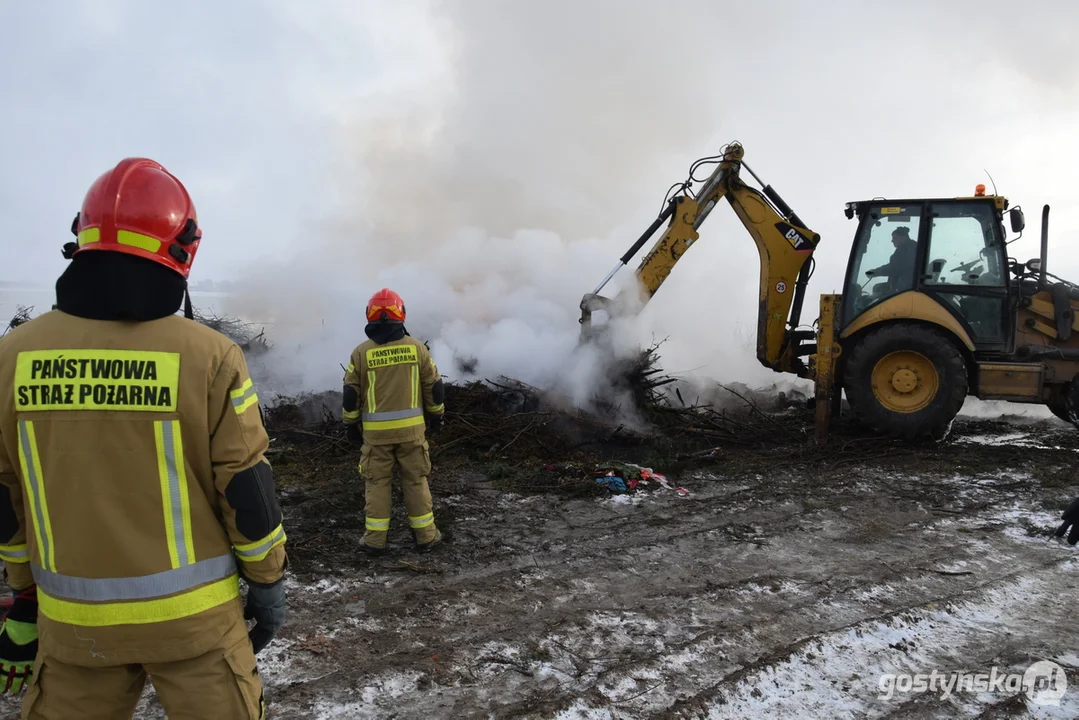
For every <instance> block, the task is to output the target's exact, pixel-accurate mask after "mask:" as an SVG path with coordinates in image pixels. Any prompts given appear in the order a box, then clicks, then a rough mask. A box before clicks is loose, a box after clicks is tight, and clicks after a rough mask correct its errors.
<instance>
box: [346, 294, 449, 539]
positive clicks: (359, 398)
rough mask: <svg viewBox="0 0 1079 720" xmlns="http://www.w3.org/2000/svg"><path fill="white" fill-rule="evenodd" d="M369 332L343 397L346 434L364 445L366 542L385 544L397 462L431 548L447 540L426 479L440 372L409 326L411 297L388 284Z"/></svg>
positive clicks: (371, 314) (439, 412)
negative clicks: (405, 297)
mask: <svg viewBox="0 0 1079 720" xmlns="http://www.w3.org/2000/svg"><path fill="white" fill-rule="evenodd" d="M364 331H365V333H366V334H367V337H368V340H366V341H364V342H363V343H361V344H360V345H359V346H358V347H357V348H356V349H355V350H353V351H352V357H351V362H350V363H349V366H348V370H347V371H346V373H345V380H344V398H343V401H342V412H343V415H342V419H343V421H344V423H345V425H346V428H347V431H348V437H349V439H350V440H351V441H352V442H354V443H356V444H359V445H361V446H362V449H361V451H360V466H359V471H360V473H361V475H363V477H364V484H365V488H366V493H365V497H366V505H365V508H364V513H365V515H366V518H365V523H364V525H365V528H366V532H365V533H364V536H363V540H362V546H363V548H364V551H365V552H368V553H371V554H376V555H377V554H381V553H384V552H386V550H387V548H386V534H387V532H388V531H389V529H390V510H391V489H392V488H391V480H392V478H393V469H394V466H395V465H396V466H397V468H398V470H399V472H400V475H401V487H402V490H403V491H404V496H405V509H406V510H407V512H408V524H409V526H410V527H411V528H412V532H413V535H414V536H415V540H416V547H417V548H418V549H419V550H420V551H421V552H423V551H427V550H430V549H431V548H433V547H434V546H435V545H438V544H439V543H440V542H441V541H442V533H441V532H440V531H439V529H438V526H437V525H435V518H434V512H433V510H432V507H431V491H430V489H429V488H428V485H427V476H428V475H429V474H430V472H431V455H430V451H429V448H428V445H427V438H426V434H427V428H426V426H427V424H428V423H429V424H430V432H431V433H432V434H435V433H437V432H438V431H439V430H440V429H441V428H442V424H443V422H444V419H445V406H444V404H443V403H444V399H445V398H444V389H443V385H442V378H441V377H440V376H439V373H438V368H437V367H436V366H435V361H434V360H433V359H432V358H431V353H430V352H429V351H428V350H427V347H426V346H425V345H424V344H423V343H421V342H419V341H417V340H414V339H413V338H412V337H410V336H409V334H408V331H407V330H405V304H404V302H403V301H402V300H401V297H400V296H399V295H398V294H397V293H395V292H393V291H392V290H387V289H383V290H380V291H379V292H377V293H375V294H374V295H373V296H372V297H371V299H370V300H369V301H368V303H367V327H366V328H365V329H364Z"/></svg>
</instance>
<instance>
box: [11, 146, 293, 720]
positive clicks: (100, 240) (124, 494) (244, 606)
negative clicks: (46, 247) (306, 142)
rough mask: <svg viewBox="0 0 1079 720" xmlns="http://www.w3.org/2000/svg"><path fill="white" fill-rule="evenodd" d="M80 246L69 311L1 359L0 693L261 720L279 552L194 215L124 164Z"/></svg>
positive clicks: (65, 298) (91, 708)
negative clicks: (149, 701)
mask: <svg viewBox="0 0 1079 720" xmlns="http://www.w3.org/2000/svg"><path fill="white" fill-rule="evenodd" d="M72 232H73V233H75V234H76V238H77V239H76V241H75V242H71V243H68V244H67V245H66V246H65V248H64V256H65V257H67V258H69V259H70V260H71V264H70V265H69V266H68V268H67V269H66V271H65V272H64V273H63V275H62V276H61V277H60V278H59V280H58V281H57V284H56V308H55V309H54V310H52V311H51V312H47V313H45V314H43V315H41V316H40V317H37V318H35V319H34V320H31V321H30V322H28V323H26V324H25V325H22V326H20V327H18V328H16V329H15V330H14V331H12V332H11V333H9V334H8V335H7V336H5V337H4V341H3V343H0V557H2V558H3V560H4V563H5V567H6V575H7V580H8V583H9V585H10V586H11V587H12V589H13V590H14V591H15V592H16V593H17V598H16V601H15V606H14V607H13V608H12V611H11V613H10V614H9V615H8V617H7V619H6V620H5V622H4V625H3V627H2V629H0V691H7V690H10V691H13V692H18V691H19V689H20V687H22V686H27V687H28V691H27V693H26V696H25V697H24V699H23V708H22V717H23V718H24V719H26V718H34V719H38V718H41V719H49V720H53V719H63V720H72V719H75V718H100V719H101V720H111V719H112V718H124V719H125V720H126V719H129V718H131V717H132V715H133V713H134V709H135V706H136V703H137V702H138V700H139V696H140V693H141V691H142V690H143V687H144V685H145V682H146V679H147V677H149V678H150V681H151V682H152V683H153V686H154V689H155V690H156V693H157V696H158V698H159V700H160V701H161V703H162V705H163V706H164V708H165V711H166V713H167V714H168V717H169V718H230V719H231V718H243V719H245V720H246V719H248V718H252V719H253V718H261V717H264V716H265V706H264V702H263V698H262V685H261V682H260V678H259V675H258V671H257V668H256V664H255V654H256V653H257V652H258V651H259V650H261V649H262V648H263V647H264V646H265V645H266V644H267V643H268V642H270V640H271V639H272V638H273V636H274V635H275V633H276V632H277V630H278V629H279V628H280V627H281V625H282V624H283V622H284V615H285V590H284V581H283V577H284V573H285V569H286V565H287V557H286V554H285V532H284V530H283V528H282V517H281V510H280V508H279V506H278V504H277V501H276V499H275V488H274V477H273V472H272V470H271V469H270V466H269V464H268V463H267V462H266V460H265V458H264V455H263V453H264V452H265V450H266V448H267V444H268V438H267V434H266V431H265V429H264V427H263V424H262V418H261V409H260V408H259V402H258V396H257V395H256V394H255V388H254V387H253V385H252V382H251V378H250V377H249V376H248V371H247V366H246V362H245V360H244V356H243V353H242V352H241V350H240V348H239V347H238V346H237V345H236V344H235V343H233V342H232V341H230V340H229V339H228V338H226V337H225V336H224V335H222V334H220V333H218V332H216V331H214V330H211V329H209V328H207V327H204V326H202V325H200V324H198V323H196V322H193V321H192V320H191V319H189V318H190V317H191V305H190V298H189V296H188V295H187V276H188V273H189V271H190V268H191V262H192V260H193V259H194V256H195V252H196V250H197V249H198V246H199V243H200V241H201V237H202V232H201V230H200V229H199V227H198V221H197V217H196V214H195V208H194V206H193V204H192V202H191V199H190V197H189V196H188V194H187V191H186V190H185V189H184V187H183V185H182V184H181V183H180V182H179V180H177V179H176V178H175V177H173V176H172V175H171V174H169V173H168V172H167V171H166V170H165V169H164V168H162V167H161V166H160V165H158V164H157V163H155V162H153V161H150V160H145V159H138V158H135V159H130V158H129V159H127V160H123V161H122V162H120V163H119V164H118V165H117V166H116V167H115V168H114V169H112V170H109V171H108V172H106V173H104V174H103V175H101V177H99V178H98V179H97V180H96V181H95V182H94V184H93V185H92V186H91V188H90V190H89V192H88V193H87V195H86V197H85V199H84V201H83V205H82V209H81V212H80V213H79V214H78V215H77V216H76V218H75V222H74V223H73V225H72ZM181 303H182V304H183V305H184V308H185V315H186V316H187V317H186V318H185V317H180V316H179V315H177V314H176V313H177V311H178V310H179V308H180V306H181ZM240 577H243V578H244V580H245V582H246V584H247V586H248V593H247V599H246V603H245V602H244V601H243V600H241V592H240V583H239V579H240ZM245 618H247V619H254V620H255V621H256V624H255V626H254V628H253V629H252V630H251V631H250V632H249V631H248V628H247V625H246V623H245Z"/></svg>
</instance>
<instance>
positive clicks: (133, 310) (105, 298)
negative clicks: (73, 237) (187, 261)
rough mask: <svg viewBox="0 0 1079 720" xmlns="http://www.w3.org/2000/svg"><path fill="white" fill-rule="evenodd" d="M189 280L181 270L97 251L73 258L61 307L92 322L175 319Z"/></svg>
mask: <svg viewBox="0 0 1079 720" xmlns="http://www.w3.org/2000/svg"><path fill="white" fill-rule="evenodd" d="M186 289H187V281H186V280H185V279H184V278H183V277H182V276H181V275H180V274H179V273H177V272H176V271H174V270H170V269H169V268H167V267H165V266H164V265H161V264H160V263H156V262H154V261H152V260H145V259H143V258H140V257H135V256H134V255H125V254H123V253H118V252H107V251H103V250H93V251H89V252H81V253H79V254H78V255H75V256H74V257H73V258H72V259H71V264H70V265H68V267H67V269H66V270H65V271H64V273H63V274H62V275H61V276H60V277H59V279H57V281H56V307H57V309H58V310H61V311H63V312H65V313H68V314H69V315H75V316H77V317H81V318H88V319H91V320H126V321H135V322H144V321H147V320H157V319H159V318H163V317H168V316H169V315H173V314H175V313H176V312H177V311H178V310H179V309H180V305H181V304H182V303H183V302H184V299H185V291H186Z"/></svg>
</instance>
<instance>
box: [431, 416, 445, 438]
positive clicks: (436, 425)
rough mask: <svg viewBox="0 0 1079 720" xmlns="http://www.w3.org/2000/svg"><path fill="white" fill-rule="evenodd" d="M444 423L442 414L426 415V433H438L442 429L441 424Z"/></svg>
mask: <svg viewBox="0 0 1079 720" xmlns="http://www.w3.org/2000/svg"><path fill="white" fill-rule="evenodd" d="M445 424H446V416H445V415H444V414H439V415H428V416H427V434H428V435H438V433H439V431H440V430H442V426H443V425H445Z"/></svg>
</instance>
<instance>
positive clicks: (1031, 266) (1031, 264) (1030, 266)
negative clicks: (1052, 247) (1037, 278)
mask: <svg viewBox="0 0 1079 720" xmlns="http://www.w3.org/2000/svg"><path fill="white" fill-rule="evenodd" d="M1041 269H1042V260H1041V258H1033V259H1031V260H1027V270H1029V271H1031V272H1038V271H1039V270H1041Z"/></svg>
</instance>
